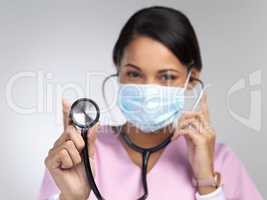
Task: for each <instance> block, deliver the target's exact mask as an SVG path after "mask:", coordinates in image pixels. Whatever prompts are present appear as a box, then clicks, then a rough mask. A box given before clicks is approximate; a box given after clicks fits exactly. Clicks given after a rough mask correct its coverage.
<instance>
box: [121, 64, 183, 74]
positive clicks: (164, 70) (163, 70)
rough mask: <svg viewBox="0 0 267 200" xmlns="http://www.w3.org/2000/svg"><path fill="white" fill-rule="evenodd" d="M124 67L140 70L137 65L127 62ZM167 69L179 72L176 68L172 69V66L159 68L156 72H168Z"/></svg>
mask: <svg viewBox="0 0 267 200" xmlns="http://www.w3.org/2000/svg"><path fill="white" fill-rule="evenodd" d="M124 66H125V67H133V68H135V69H137V70H139V71H142V70H141V68H140V67H138V66H137V65H134V64H132V63H127V64H125V65H124ZM168 71H173V72H176V73H180V71H178V70H176V69H173V68H169V69H162V70H159V71H158V73H164V72H168Z"/></svg>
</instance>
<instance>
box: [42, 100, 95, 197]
mask: <svg viewBox="0 0 267 200" xmlns="http://www.w3.org/2000/svg"><path fill="white" fill-rule="evenodd" d="M76 108H77V109H75V111H76V114H77V117H76V119H77V122H81V123H82V122H83V119H82V118H81V117H79V116H81V115H79V114H83V115H82V116H84V117H86V119H85V121H87V122H88V121H90V120H88V119H89V118H90V113H89V114H87V113H86V114H85V113H79V108H82V106H79V105H78V106H76ZM70 109H71V107H70V104H69V103H68V102H66V101H63V116H64V132H63V133H62V135H61V136H60V137H59V138H58V140H57V141H56V142H55V144H54V146H53V148H52V149H50V151H49V153H48V156H47V157H46V159H45V164H46V167H47V169H48V170H49V172H50V174H51V175H52V177H53V179H54V181H55V183H56V184H57V186H58V188H59V190H60V191H61V194H60V198H61V199H62V198H64V200H73V199H87V198H88V196H89V193H90V190H91V188H90V186H89V184H88V180H87V176H86V171H85V166H84V164H85V162H82V160H83V159H82V157H83V153H86V152H87V153H88V156H89V157H90V163H89V164H90V165H91V168H92V173H93V174H95V169H94V160H93V157H94V154H95V141H96V130H97V128H98V127H99V124H98V123H96V124H94V125H93V126H91V127H90V129H83V130H86V134H85V135H86V136H87V131H89V132H90V133H89V134H88V139H87V141H88V146H89V148H88V149H89V151H88V149H87V148H84V147H85V142H84V139H83V136H84V135H81V134H80V131H79V130H78V129H77V128H76V127H74V126H73V125H71V124H70ZM88 109H89V108H88ZM81 110H82V112H83V111H84V110H86V109H81ZM94 113H95V112H94ZM93 117H96V116H93ZM90 125H92V124H90ZM88 162H89V160H88ZM87 164H88V163H87Z"/></svg>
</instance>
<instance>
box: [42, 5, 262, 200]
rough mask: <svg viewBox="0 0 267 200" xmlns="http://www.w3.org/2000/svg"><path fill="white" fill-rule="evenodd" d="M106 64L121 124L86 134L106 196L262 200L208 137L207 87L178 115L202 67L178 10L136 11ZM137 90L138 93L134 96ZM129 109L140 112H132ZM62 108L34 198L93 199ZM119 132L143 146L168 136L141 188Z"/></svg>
mask: <svg viewBox="0 0 267 200" xmlns="http://www.w3.org/2000/svg"><path fill="white" fill-rule="evenodd" d="M113 61H114V64H115V66H116V69H117V75H118V80H119V83H120V90H119V93H118V106H119V108H120V109H121V111H122V113H123V114H124V115H125V118H126V120H127V122H126V123H125V124H123V126H121V127H111V126H100V125H99V124H97V125H95V126H94V127H93V128H92V129H90V131H89V132H90V134H88V142H89V147H90V148H89V149H88V151H89V155H90V163H91V165H93V166H94V170H93V171H94V177H95V181H96V184H97V186H98V188H99V190H100V191H101V194H102V195H103V196H104V198H105V199H107V200H109V199H110V200H120V199H129V200H135V199H138V198H139V197H140V196H142V194H143V193H144V192H148V194H147V195H145V196H144V198H143V199H151V200H162V199H183V200H191V199H192V200H193V199H205V200H208V199H209V200H211V199H213V200H223V199H231V200H238V199H240V200H241V199H242V200H246V199H247V200H251V199H253V200H260V199H262V197H261V195H260V194H259V193H258V192H257V189H256V188H255V186H254V184H253V182H252V180H251V179H250V177H249V176H248V174H247V172H246V169H245V168H244V166H243V165H242V163H241V162H240V161H239V160H238V158H237V157H236V156H235V154H234V153H233V152H232V151H231V149H229V147H227V146H226V145H223V144H219V143H216V142H215V131H214V130H213V129H212V128H210V126H209V124H210V121H209V112H208V107H207V94H206V92H205V93H204V95H203V96H202V98H201V101H200V109H199V110H198V111H195V112H194V111H191V112H183V114H182V115H181V111H182V109H183V107H184V104H185V102H184V100H185V101H186V99H184V90H183V89H189V88H190V87H191V88H192V87H194V86H195V85H196V84H197V83H198V81H199V79H198V78H199V76H200V72H201V69H202V62H201V56H200V49H199V46H198V41H197V38H196V35H195V32H194V30H193V27H192V25H191V23H190V21H189V20H188V18H187V17H186V16H185V15H184V14H182V13H181V12H179V11H177V10H175V9H172V8H167V7H160V6H154V7H149V8H144V9H142V10H140V11H138V12H137V13H135V14H134V15H133V16H132V17H131V18H130V19H129V20H128V22H127V23H126V24H125V26H124V27H123V29H122V31H121V33H120V35H119V38H118V41H117V42H116V44H115V46H114V50H113ZM124 91H126V92H124ZM136 91H142V92H141V93H140V94H139V93H138V95H140V96H139V97H140V98H137V96H138V95H137V93H136ZM155 91H156V94H157V95H156V96H157V97H158V98H152V100H151V101H152V104H153V103H154V105H158V107H157V108H158V109H157V108H156V109H155V107H154V108H153V109H152V110H149V103H151V102H150V100H149V98H150V97H152V96H153V95H154V94H155ZM165 92H166V93H168V94H170V96H171V98H172V97H174V98H175V100H177V102H173V101H171V100H170V98H168V97H167V96H166V95H165ZM177 92H178V93H177ZM129 94H131V95H130V96H129ZM177 94H178V95H177ZM177 96H179V97H180V98H176V97H177ZM146 100H148V102H146ZM162 102H163V104H161V103H162ZM165 104H166V105H167V106H168V110H164V109H165V107H164V105H165ZM162 105H163V106H162ZM133 108H134V109H137V110H138V109H139V111H140V110H141V111H142V112H131V111H133V110H131V109H133ZM69 110H70V106H69V103H67V102H66V101H64V103H63V111H64V132H63V134H62V135H61V136H60V137H59V139H58V140H57V141H56V142H55V144H54V146H53V148H52V149H51V150H50V151H49V153H48V156H47V158H46V160H45V164H46V167H47V169H48V170H47V171H46V172H45V177H44V180H43V184H42V188H41V192H40V195H39V199H49V198H50V199H61V200H63V199H64V200H85V199H88V198H89V199H96V197H95V195H94V193H93V192H92V191H91V188H90V186H89V184H88V182H87V179H86V175H85V170H84V165H83V162H82V158H81V154H80V153H81V151H82V149H83V148H84V146H85V143H84V141H83V139H82V137H81V135H80V134H79V132H78V130H77V129H76V128H74V126H73V125H72V124H70V123H69ZM177 110H178V111H179V112H177ZM125 137H128V139H129V140H130V141H131V142H133V143H134V144H136V145H137V146H139V147H142V148H150V147H154V146H157V145H159V144H161V143H162V142H164V141H167V140H168V138H171V142H168V143H166V144H167V145H166V146H164V148H161V149H159V150H157V151H155V152H153V153H152V154H151V155H150V157H149V161H148V166H147V172H146V175H147V188H146V187H144V188H143V186H144V185H145V184H144V182H142V181H141V180H140V170H141V168H142V162H143V161H142V159H143V157H142V154H141V153H140V152H138V151H136V149H133V148H132V147H130V145H129V144H128V143H127V140H125ZM222 179H223V181H222ZM142 183H143V185H142Z"/></svg>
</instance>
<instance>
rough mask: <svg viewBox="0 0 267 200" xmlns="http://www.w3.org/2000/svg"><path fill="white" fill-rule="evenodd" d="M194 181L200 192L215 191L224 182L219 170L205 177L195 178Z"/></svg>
mask: <svg viewBox="0 0 267 200" xmlns="http://www.w3.org/2000/svg"><path fill="white" fill-rule="evenodd" d="M192 183H193V185H194V186H195V187H196V188H197V190H198V192H199V193H200V194H207V193H210V192H213V191H215V190H216V189H217V188H218V187H220V186H221V185H222V184H223V182H222V178H221V174H220V173H219V172H214V173H212V174H211V175H209V176H206V177H204V178H197V179H196V178H193V179H192Z"/></svg>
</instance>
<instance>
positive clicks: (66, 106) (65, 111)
mask: <svg viewBox="0 0 267 200" xmlns="http://www.w3.org/2000/svg"><path fill="white" fill-rule="evenodd" d="M70 107H71V103H70V102H69V101H67V100H66V99H64V98H62V111H63V124H64V130H66V128H67V126H68V125H69V124H70V117H69V114H70Z"/></svg>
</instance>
